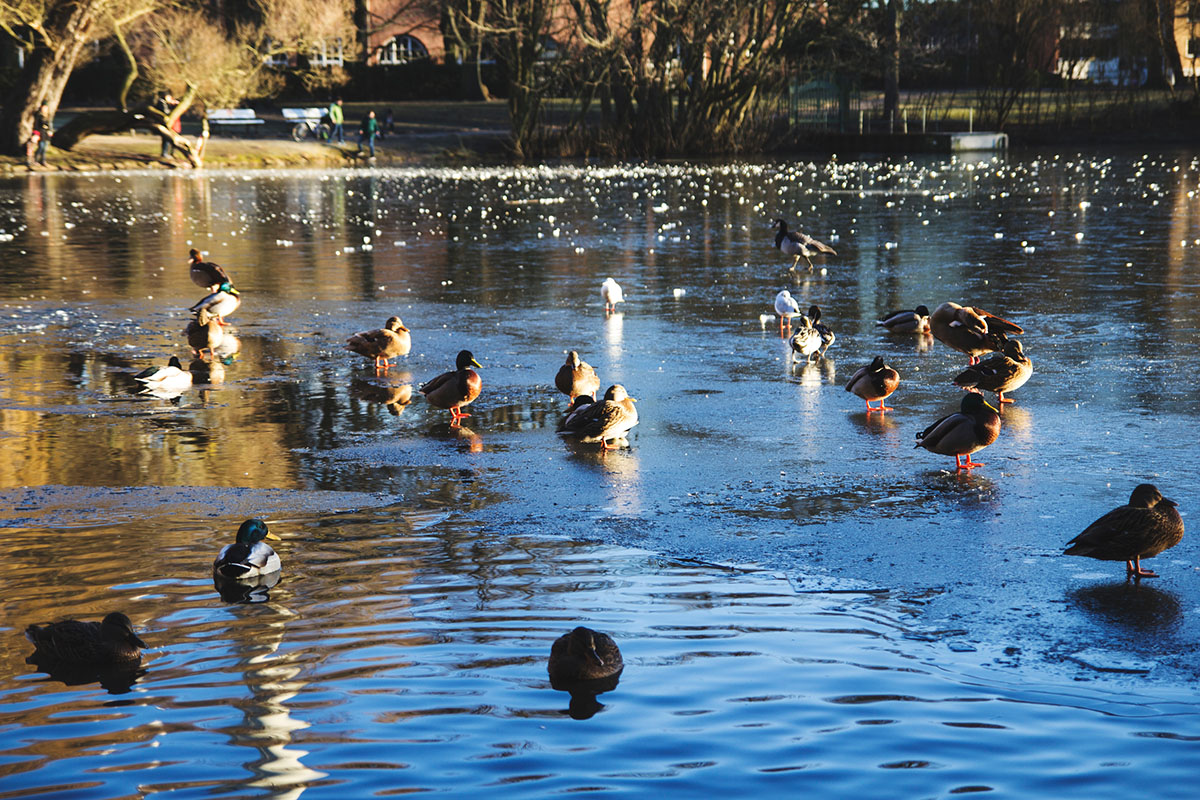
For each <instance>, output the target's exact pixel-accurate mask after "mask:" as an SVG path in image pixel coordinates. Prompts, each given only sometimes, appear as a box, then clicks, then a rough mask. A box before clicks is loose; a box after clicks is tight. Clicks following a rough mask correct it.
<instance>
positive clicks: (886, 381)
mask: <svg viewBox="0 0 1200 800" xmlns="http://www.w3.org/2000/svg"><path fill="white" fill-rule="evenodd" d="M899 385H900V373H899V372H896V370H894V369H892V368H891V367H889V366H888V365H887V364H885V363H884V361H883V356H875V360H874V361H872V362H871V363H870V364H868V365H867V366H865V367H860V368H859V370H858V371H857V372H855V373H854V374H853V375H851V376H850V381H849V382H848V383H847V384H846V391H847V392H851V393H852V394H856V395H858V396H859V397H861V398H862V399H863V400H866V401H867V413H868V414H869V413H870V412H872V411H892V410H893V409H892V408H891V407H890V406H885V405H884V404H883V401H884V399H885V398H887V397H888V396H890V395H891V394H892V392H894V391H896V387H897V386H899ZM872 400H878V401H879V408H874V407H873V406H872V405H871V401H872Z"/></svg>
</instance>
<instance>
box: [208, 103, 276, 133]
mask: <svg viewBox="0 0 1200 800" xmlns="http://www.w3.org/2000/svg"><path fill="white" fill-rule="evenodd" d="M208 121H209V124H211V125H220V126H222V127H223V128H225V127H232V126H235V125H241V126H243V127H244V128H245V130H246V131H247V132H249V131H250V130H251V129H252V128H253V127H254V126H255V125H262V124H264V123H265V122H266V120H261V119H259V118H258V117H257V116H255V113H254V109H253V108H214V109H212V110H211V111H209V112H208Z"/></svg>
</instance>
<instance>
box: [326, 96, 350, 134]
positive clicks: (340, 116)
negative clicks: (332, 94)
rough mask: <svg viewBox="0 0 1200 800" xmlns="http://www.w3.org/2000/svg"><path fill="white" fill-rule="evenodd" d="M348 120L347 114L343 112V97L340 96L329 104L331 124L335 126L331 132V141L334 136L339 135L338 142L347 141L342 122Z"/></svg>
mask: <svg viewBox="0 0 1200 800" xmlns="http://www.w3.org/2000/svg"><path fill="white" fill-rule="evenodd" d="M345 121H346V115H345V114H344V113H342V98H340V97H339V98H338V99H337V100H334V101H333V102H332V103H330V104H329V124H330V125H332V126H333V130H331V131H330V132H329V141H331V142H332V141H333V137H335V136H336V137H337V140H338V144H345V143H346V135H345V133H344V132H343V128H342V124H343V123H344V122H345Z"/></svg>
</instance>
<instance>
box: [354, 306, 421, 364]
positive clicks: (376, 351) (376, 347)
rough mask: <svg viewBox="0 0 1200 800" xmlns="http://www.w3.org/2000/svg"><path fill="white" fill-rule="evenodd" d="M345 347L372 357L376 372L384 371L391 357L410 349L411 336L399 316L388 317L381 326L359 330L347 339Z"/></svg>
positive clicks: (400, 354) (398, 355) (401, 354)
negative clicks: (369, 329) (370, 329)
mask: <svg viewBox="0 0 1200 800" xmlns="http://www.w3.org/2000/svg"><path fill="white" fill-rule="evenodd" d="M346 349H347V350H349V351H350V352H351V353H358V354H359V355H360V356H365V357H366V358H370V359H373V360H374V362H375V371H376V372H378V371H380V370H382V371H384V372H386V371H387V369H388V367H389V366H391V363H390V360H391V359H393V358H399V357H400V356H405V355H408V351H409V350H411V349H412V336H411V335H410V334H409V331H408V328H406V327H404V323H403V322H401V321H400V318H399V317H388V321H387V322H385V323H383V327H382V328H376V329H375V330H373V331H361V332H359V333H356V334H354V335H353V336H351V337H350V338H349V339H347V340H346Z"/></svg>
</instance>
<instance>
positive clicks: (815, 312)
mask: <svg viewBox="0 0 1200 800" xmlns="http://www.w3.org/2000/svg"><path fill="white" fill-rule="evenodd" d="M805 316H807V317H808V321H809V324H811V325H812V326H813V328H814V329H816V331H817V335H818V336H820V337H821V352H820V356H821V357H822V358H824V357H825V351H826V350H828V349H829V346H830V345H831V344H833V341H834V340H835V339H836V338H837V337H836V336H834V335H833V331H832V330H831V329H830V327H829V326H828V325H826V324H825V323H824V322H821V309H820V308H818V307H817V306H809V307H808V314H806V315H805Z"/></svg>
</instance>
